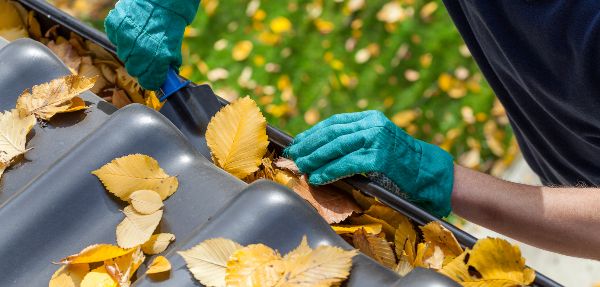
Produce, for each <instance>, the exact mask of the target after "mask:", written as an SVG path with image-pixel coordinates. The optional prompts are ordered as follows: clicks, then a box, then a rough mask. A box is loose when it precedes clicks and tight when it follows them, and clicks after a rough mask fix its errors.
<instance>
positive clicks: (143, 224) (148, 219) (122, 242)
mask: <svg viewBox="0 0 600 287" xmlns="http://www.w3.org/2000/svg"><path fill="white" fill-rule="evenodd" d="M123 213H124V214H125V219H123V221H121V223H119V225H117V244H118V245H119V246H120V247H123V248H132V247H135V246H137V245H141V244H143V243H145V242H146V241H148V239H150V236H152V232H154V230H155V229H156V227H157V226H158V223H159V222H160V219H161V218H162V215H163V211H162V210H158V211H156V212H154V213H152V214H149V215H145V214H141V213H138V212H137V211H135V210H134V209H133V207H131V205H128V206H127V207H125V209H124V210H123Z"/></svg>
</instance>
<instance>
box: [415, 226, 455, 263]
mask: <svg viewBox="0 0 600 287" xmlns="http://www.w3.org/2000/svg"><path fill="white" fill-rule="evenodd" d="M420 228H421V231H422V232H423V240H424V241H425V242H430V243H432V244H433V245H435V246H439V247H440V248H441V249H442V251H443V252H444V255H445V256H451V257H452V258H454V257H456V256H458V255H460V254H461V253H462V252H463V249H462V247H461V246H460V244H459V243H458V241H457V240H456V237H454V234H452V232H450V230H448V229H446V228H445V227H444V226H442V225H441V224H440V223H439V222H437V221H434V222H430V223H428V224H427V225H425V226H421V227H420Z"/></svg>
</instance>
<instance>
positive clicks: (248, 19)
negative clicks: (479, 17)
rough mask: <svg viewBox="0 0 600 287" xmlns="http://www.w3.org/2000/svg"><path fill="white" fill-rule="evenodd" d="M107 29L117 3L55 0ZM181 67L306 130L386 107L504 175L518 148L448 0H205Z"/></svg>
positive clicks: (424, 134)
mask: <svg viewBox="0 0 600 287" xmlns="http://www.w3.org/2000/svg"><path fill="white" fill-rule="evenodd" d="M51 2H54V4H55V5H57V6H58V7H60V8H62V9H64V10H66V11H67V12H69V13H70V14H72V15H74V16H75V17H78V18H80V19H82V20H84V21H86V22H88V23H90V24H91V25H93V26H95V27H97V28H98V29H103V27H102V26H103V25H102V22H103V19H104V17H105V15H106V13H107V12H108V11H109V10H110V8H112V6H113V5H114V2H115V1H111V0H92V1H90V0H88V1H84V0H55V1H51ZM201 4H202V5H201V9H200V10H199V11H198V15H197V17H196V20H195V21H194V23H193V24H192V25H191V26H190V27H188V29H187V30H186V33H185V35H186V36H185V40H184V44H183V47H182V52H183V58H184V65H183V66H182V69H181V74H182V75H184V76H185V77H188V78H189V79H191V80H192V81H194V82H196V83H209V84H210V85H211V86H212V87H213V89H214V90H215V91H216V93H217V94H219V95H220V96H222V97H225V98H227V99H230V100H231V99H234V98H236V97H239V96H245V95H249V96H251V97H252V98H253V99H255V100H256V101H257V102H258V103H259V105H260V106H261V108H262V111H263V113H264V115H265V116H266V117H267V119H268V120H269V122H270V123H271V124H272V125H275V126H277V127H279V128H281V129H283V130H285V131H287V132H289V133H291V134H297V133H299V132H301V131H303V130H305V129H306V128H308V127H310V126H311V125H313V124H315V123H316V122H318V121H320V120H322V119H325V118H327V117H328V116H330V115H333V114H336V113H345V112H356V111H362V110H368V109H377V110H380V111H383V112H385V114H386V115H388V116H389V117H390V119H392V121H394V123H396V124H397V125H398V126H400V127H402V128H404V129H405V130H406V131H407V132H409V133H410V134H412V135H414V136H415V137H417V138H420V139H423V140H426V141H429V142H431V143H434V144H437V145H440V146H441V147H442V148H444V149H446V150H448V151H450V152H451V153H452V154H453V155H454V156H455V157H456V160H457V161H458V162H459V163H460V164H462V165H465V166H467V167H471V168H476V169H479V170H481V171H485V172H488V173H491V174H494V175H500V174H501V173H502V172H503V171H504V170H505V169H506V168H507V166H508V165H509V164H510V163H511V162H512V160H513V159H514V157H515V155H516V154H517V153H518V148H517V146H516V143H515V141H514V138H513V135H512V132H511V130H510V126H509V125H508V120H507V117H506V115H505V113H504V109H503V108H502V106H501V105H500V104H499V103H498V101H497V100H496V99H495V96H494V93H493V92H492V90H491V89H490V87H489V86H488V85H487V83H486V81H485V79H484V78H483V76H482V75H481V73H480V71H479V69H478V68H477V66H476V64H475V62H474V61H473V59H472V57H471V56H470V54H469V51H468V49H467V47H466V46H465V45H464V43H463V41H462V39H461V37H460V35H459V34H458V32H457V30H456V28H455V27H454V25H453V23H452V21H451V20H450V17H449V16H448V13H447V12H446V10H445V8H444V6H443V4H442V3H441V1H440V0H433V1H432V0H427V1H424V0H398V1H389V0H370V1H367V0H328V1H318V0H312V1H299V0H296V1H294V0H291V1H280V0H279V1H274V0H271V1H264V0H263V1H258V0H252V1H239V0H237V1H236V0H230V1H224V0H221V1H219V0H203V1H202V2H201Z"/></svg>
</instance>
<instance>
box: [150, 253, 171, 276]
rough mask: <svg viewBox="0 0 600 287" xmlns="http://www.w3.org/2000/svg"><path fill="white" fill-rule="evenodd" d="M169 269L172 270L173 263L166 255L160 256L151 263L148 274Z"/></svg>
mask: <svg viewBox="0 0 600 287" xmlns="http://www.w3.org/2000/svg"><path fill="white" fill-rule="evenodd" d="M167 271H171V263H170V262H169V260H168V259H167V258H165V257H164V256H158V257H156V258H154V260H153V261H152V263H150V266H148V270H146V274H157V273H163V272H167Z"/></svg>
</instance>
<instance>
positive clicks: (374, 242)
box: [352, 228, 396, 269]
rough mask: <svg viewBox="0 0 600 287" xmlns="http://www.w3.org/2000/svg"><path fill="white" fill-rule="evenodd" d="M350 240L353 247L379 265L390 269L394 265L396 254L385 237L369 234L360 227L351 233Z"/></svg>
mask: <svg viewBox="0 0 600 287" xmlns="http://www.w3.org/2000/svg"><path fill="white" fill-rule="evenodd" d="M352 242H353V245H354V247H356V248H357V249H358V250H360V251H361V252H362V253H364V254H365V255H367V256H369V257H371V258H373V259H375V261H377V262H379V263H381V265H383V266H385V267H388V268H391V269H393V268H394V267H396V256H395V255H394V251H393V250H392V247H391V246H390V244H389V243H388V242H387V240H385V238H381V237H379V236H376V235H373V234H369V233H367V232H365V230H364V229H363V228H361V229H359V230H357V231H356V232H354V234H353V235H352Z"/></svg>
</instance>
